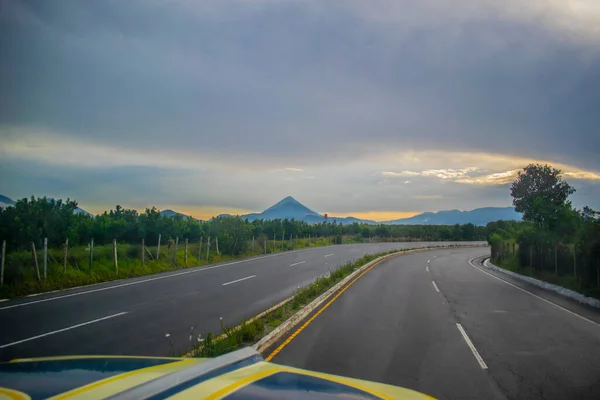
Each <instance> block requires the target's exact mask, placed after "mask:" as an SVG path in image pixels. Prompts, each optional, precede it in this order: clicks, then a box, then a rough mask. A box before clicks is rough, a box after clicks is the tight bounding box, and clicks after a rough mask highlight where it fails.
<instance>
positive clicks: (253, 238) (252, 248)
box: [252, 236, 254, 253]
mask: <svg viewBox="0 0 600 400" xmlns="http://www.w3.org/2000/svg"><path fill="white" fill-rule="evenodd" d="M252 253H254V236H252Z"/></svg>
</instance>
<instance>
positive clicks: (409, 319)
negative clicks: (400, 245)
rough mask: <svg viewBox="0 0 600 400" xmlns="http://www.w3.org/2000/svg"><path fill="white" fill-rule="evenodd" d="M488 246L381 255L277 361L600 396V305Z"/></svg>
mask: <svg viewBox="0 0 600 400" xmlns="http://www.w3.org/2000/svg"><path fill="white" fill-rule="evenodd" d="M486 253H488V254H489V250H487V249H481V248H480V249H476V248H475V249H451V250H435V251H428V252H419V253H412V254H406V255H403V256H398V257H394V258H392V259H390V260H388V261H385V262H383V263H381V264H379V265H377V266H376V267H375V268H373V269H372V270H370V271H369V272H368V273H366V274H365V275H364V276H363V277H362V278H360V279H359V280H357V281H356V282H355V283H354V284H352V285H351V286H350V287H349V288H348V289H347V290H346V291H345V292H344V293H343V294H342V295H341V296H340V297H339V298H338V299H337V300H336V301H334V302H333V303H332V304H331V305H330V306H329V307H328V308H326V309H325V310H324V311H323V312H322V313H321V314H320V315H319V316H318V317H316V319H314V320H313V322H312V323H310V324H309V325H308V326H306V327H305V329H304V330H302V331H301V332H300V333H299V334H298V335H297V336H296V337H295V338H294V339H293V340H292V341H291V342H290V343H289V344H288V345H287V346H286V347H284V348H283V349H282V350H281V351H280V352H279V353H278V354H277V355H276V356H275V357H274V358H273V360H272V361H273V362H276V363H280V364H287V365H290V366H294V367H299V368H306V369H311V370H316V371H319V372H326V373H332V374H338V375H345V376H350V377H353V378H360V379H367V380H372V381H377V382H383V383H388V384H393V385H399V386H403V387H407V388H411V389H415V390H418V391H420V392H423V393H426V394H429V395H432V396H434V397H437V398H441V399H600V312H599V311H598V310H596V309H592V308H589V307H587V306H583V305H581V304H579V303H576V302H571V301H570V300H566V299H564V298H560V299H557V296H554V295H553V294H549V293H547V292H545V291H543V290H541V289H537V288H535V289H534V288H531V287H529V286H528V285H524V284H521V283H519V282H518V281H514V280H509V283H506V282H503V281H501V280H499V279H498V277H500V278H502V279H505V275H503V274H501V273H496V274H491V275H490V274H487V273H485V272H482V271H481V270H478V269H477V268H476V267H474V266H472V265H470V264H469V260H471V259H472V258H474V257H476V256H480V255H483V254H486ZM481 268H482V269H484V270H486V272H487V271H489V270H488V269H486V268H484V267H481ZM434 283H435V285H434ZM512 285H515V286H516V287H515V286H512ZM438 290H439V291H438ZM548 301H552V302H554V301H556V302H558V303H560V304H559V305H560V306H561V307H564V308H559V307H557V306H556V305H554V304H552V303H550V302H548ZM458 324H460V328H459V325H458ZM460 329H462V330H463V331H464V334H465V335H466V337H468V338H469V340H470V341H471V343H472V345H473V346H474V349H475V351H476V352H477V353H478V354H479V357H481V363H480V362H479V361H478V360H477V358H476V356H475V353H474V352H473V351H472V350H471V348H470V347H469V345H468V343H467V340H466V338H465V336H463V333H462V332H461V330H460Z"/></svg>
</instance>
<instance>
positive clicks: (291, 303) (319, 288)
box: [183, 246, 440, 357]
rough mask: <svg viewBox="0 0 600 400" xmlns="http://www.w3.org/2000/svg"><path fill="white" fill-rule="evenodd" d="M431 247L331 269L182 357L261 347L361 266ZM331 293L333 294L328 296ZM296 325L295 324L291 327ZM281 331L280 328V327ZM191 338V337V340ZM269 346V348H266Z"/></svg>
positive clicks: (203, 340)
mask: <svg viewBox="0 0 600 400" xmlns="http://www.w3.org/2000/svg"><path fill="white" fill-rule="evenodd" d="M434 247H440V246H434ZM434 247H430V248H421V249H400V250H392V251H389V252H384V253H378V254H372V255H365V256H363V257H361V258H359V259H357V260H355V261H353V262H348V263H346V264H344V265H342V266H341V267H339V268H336V269H330V272H329V274H327V275H322V276H319V277H317V278H316V279H315V281H314V282H312V283H310V284H308V285H307V286H304V287H302V288H300V287H299V288H298V289H297V290H296V292H295V293H294V294H293V296H291V297H289V298H288V299H286V300H284V301H283V302H281V303H279V304H278V305H275V306H273V307H272V308H270V309H268V310H266V311H265V312H263V313H261V314H259V315H257V316H256V317H254V318H252V319H250V320H248V321H244V322H242V323H241V324H239V325H237V326H235V327H233V328H230V327H227V326H225V325H224V324H223V323H222V322H221V330H222V333H221V334H215V333H212V332H211V333H208V334H206V335H205V336H204V337H202V336H199V337H198V342H199V345H198V347H196V348H194V349H192V350H191V351H189V352H188V353H186V354H184V355H183V356H184V357H216V356H219V355H221V354H225V353H228V352H231V351H235V350H237V349H239V348H242V347H246V346H251V345H254V344H256V343H257V342H259V341H260V343H259V345H262V343H263V341H261V339H263V338H265V339H266V336H268V335H269V334H270V333H271V332H272V331H274V330H276V329H278V327H279V326H280V325H282V324H283V323H284V322H286V321H288V320H290V319H293V318H297V317H298V316H299V315H301V314H302V313H300V312H301V311H302V310H303V309H304V307H305V306H307V305H309V304H310V303H311V302H313V301H315V300H316V299H317V298H319V297H320V296H323V295H325V296H326V297H328V296H327V295H326V294H325V293H326V292H328V291H329V290H330V289H332V288H334V286H335V285H337V284H338V283H340V282H341V281H342V280H344V279H346V278H350V277H349V275H351V274H352V273H353V272H355V271H357V270H358V269H360V268H361V267H366V264H368V263H370V262H371V261H373V260H376V259H378V258H380V257H383V256H386V255H390V254H396V253H405V252H408V251H421V250H431V249H432V248H434ZM375 265H376V264H374V265H371V266H370V267H369V268H368V269H367V270H363V271H362V272H360V275H359V276H358V277H355V278H353V280H352V281H351V282H350V283H349V284H348V285H344V287H346V288H347V287H349V285H351V284H352V283H354V282H355V281H356V280H358V279H359V278H360V277H361V276H362V275H364V274H365V273H366V272H367V271H368V270H370V269H371V268H372V267H374V266H375ZM357 272H358V271H357ZM333 293H334V292H332V293H331V294H333ZM340 294H341V292H340V293H338V295H337V296H336V298H337V297H339V295H340ZM321 298H322V297H321ZM334 300H335V298H334ZM317 301H318V300H317ZM324 301H326V300H324ZM331 302H333V300H331V301H329V302H328V303H327V304H330V303H331ZM324 308H325V307H323V309H324ZM303 318H304V317H302V318H300V319H298V320H297V322H300V320H302V319H303ZM313 319H314V318H313ZM295 323H296V322H294V323H293V324H295ZM288 324H289V321H288V322H286V325H288ZM281 328H283V326H282V327H281ZM273 334H275V336H277V337H279V336H280V335H279V334H278V333H277V332H273ZM190 339H192V338H191V337H190ZM268 347H269V346H267V347H265V348H268ZM259 351H262V350H259Z"/></svg>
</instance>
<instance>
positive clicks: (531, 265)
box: [486, 164, 600, 291]
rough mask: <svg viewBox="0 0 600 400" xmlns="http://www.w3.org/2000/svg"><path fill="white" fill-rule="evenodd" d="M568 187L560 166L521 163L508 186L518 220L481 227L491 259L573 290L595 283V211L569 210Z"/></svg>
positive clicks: (599, 223)
mask: <svg viewBox="0 0 600 400" xmlns="http://www.w3.org/2000/svg"><path fill="white" fill-rule="evenodd" d="M574 191H575V190H574V189H573V188H572V187H571V186H570V185H569V184H568V183H567V182H565V181H563V180H562V176H561V171H560V170H557V169H554V168H552V167H550V166H548V165H544V166H542V165H533V164H532V165H528V166H527V167H525V168H524V169H523V171H522V172H521V173H519V177H518V179H517V180H516V181H515V182H514V183H513V185H512V188H511V195H512V196H513V204H514V205H515V208H516V209H517V211H520V212H523V219H524V221H522V222H516V221H497V222H491V223H489V224H488V225H487V227H486V228H487V231H488V238H487V239H488V242H489V243H490V244H491V245H492V258H494V259H495V260H496V261H497V262H499V263H500V264H501V265H502V264H504V265H505V266H508V267H509V268H513V269H515V270H519V271H520V272H525V273H529V274H532V275H535V276H538V277H541V278H544V279H546V280H550V281H556V282H557V283H560V284H563V285H566V286H570V287H571V288H573V289H577V290H583V291H586V290H589V289H591V288H598V287H600V213H598V212H596V211H594V210H592V209H590V208H589V207H584V209H583V210H576V209H574V208H573V207H572V205H571V202H570V201H569V200H568V197H569V195H570V194H572V193H573V192H574ZM560 277H569V280H565V279H562V280H561V279H559V278H560ZM565 282H566V283H565Z"/></svg>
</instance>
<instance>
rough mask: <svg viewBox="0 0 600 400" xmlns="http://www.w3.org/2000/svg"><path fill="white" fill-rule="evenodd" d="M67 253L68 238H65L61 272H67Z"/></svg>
mask: <svg viewBox="0 0 600 400" xmlns="http://www.w3.org/2000/svg"><path fill="white" fill-rule="evenodd" d="M68 254H69V238H67V240H65V258H64V264H63V272H67V255H68Z"/></svg>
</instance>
